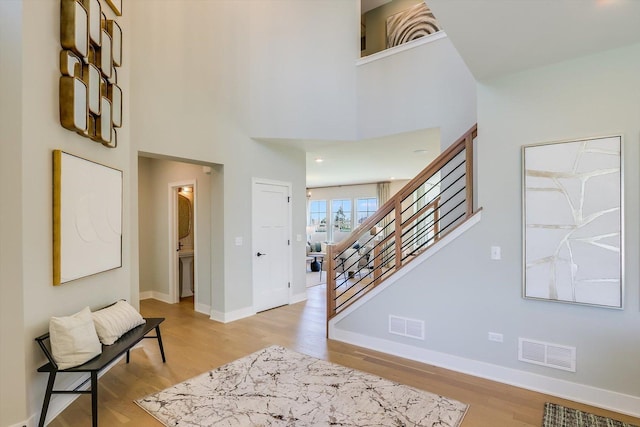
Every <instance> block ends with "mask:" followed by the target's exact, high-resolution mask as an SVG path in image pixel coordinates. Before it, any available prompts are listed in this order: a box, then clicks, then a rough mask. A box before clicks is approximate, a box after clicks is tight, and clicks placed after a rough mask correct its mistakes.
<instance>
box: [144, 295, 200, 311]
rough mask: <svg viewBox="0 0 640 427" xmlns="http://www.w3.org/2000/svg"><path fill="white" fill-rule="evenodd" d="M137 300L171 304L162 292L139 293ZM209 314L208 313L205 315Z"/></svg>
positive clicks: (167, 296)
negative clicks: (151, 300) (154, 300)
mask: <svg viewBox="0 0 640 427" xmlns="http://www.w3.org/2000/svg"><path fill="white" fill-rule="evenodd" d="M139 298H140V299H141V300H143V299H157V300H158V301H162V302H166V303H167V304H173V301H172V300H171V297H170V296H169V294H165V293H163V292H158V291H144V292H140V295H139ZM207 313H209V312H208V311H207V312H206V313H205V314H207Z"/></svg>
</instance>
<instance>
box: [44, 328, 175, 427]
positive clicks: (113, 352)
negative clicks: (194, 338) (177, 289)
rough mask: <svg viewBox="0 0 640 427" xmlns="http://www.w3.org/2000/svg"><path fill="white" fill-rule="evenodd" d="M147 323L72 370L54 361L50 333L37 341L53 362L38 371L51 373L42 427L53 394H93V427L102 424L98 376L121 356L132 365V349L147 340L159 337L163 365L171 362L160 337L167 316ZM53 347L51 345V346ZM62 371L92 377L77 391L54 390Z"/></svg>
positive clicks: (106, 346)
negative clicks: (85, 388) (130, 351)
mask: <svg viewBox="0 0 640 427" xmlns="http://www.w3.org/2000/svg"><path fill="white" fill-rule="evenodd" d="M145 320H146V322H145V323H144V324H142V325H140V326H136V327H135V328H133V329H131V330H130V331H129V332H127V333H125V334H124V335H122V336H121V337H120V338H118V340H117V341H116V342H114V343H113V344H111V345H103V346H102V353H101V354H100V355H98V356H96V357H94V358H93V359H91V360H89V361H88V362H85V363H83V364H82V365H80V366H75V367H73V368H68V369H58V366H57V365H56V362H55V361H54V360H53V355H52V354H51V350H50V345H49V346H48V345H47V344H46V342H47V341H49V333H46V334H44V335H41V336H39V337H38V338H36V341H37V342H38V345H40V348H41V349H42V351H43V352H44V354H45V355H46V356H47V359H49V363H47V364H46V365H43V366H41V367H39V368H38V372H48V373H49V381H48V382H47V392H46V394H45V396H44V402H43V403H42V413H41V414H40V422H39V423H38V426H40V427H43V426H44V422H45V419H46V417H47V410H48V409H49V401H50V400H51V395H52V394H54V393H55V394H91V422H92V426H93V427H97V425H98V373H99V372H100V371H101V370H102V369H103V368H105V367H106V366H108V365H109V364H110V363H111V362H113V361H114V360H116V359H117V358H118V357H120V356H122V355H123V354H124V353H127V363H129V350H131V348H132V347H133V346H134V345H136V344H138V343H139V342H140V341H142V340H143V339H144V338H157V340H158V346H159V347H160V354H161V355H162V363H165V362H166V361H167V360H166V358H165V356H164V348H163V347H162V337H161V336H160V323H162V322H163V321H164V318H163V317H153V318H145ZM153 329H155V330H156V334H155V335H151V336H146V335H147V334H148V333H149V332H151V331H152V330H153ZM49 344H50V343H49ZM58 372H86V373H89V374H90V376H89V378H87V379H86V380H85V381H84V382H83V383H82V384H80V385H79V386H78V387H76V388H75V389H73V390H54V389H53V383H54V382H55V380H56V374H57V373H58ZM89 381H91V387H90V390H80V389H81V388H82V387H83V386H84V385H85V384H87V382H89Z"/></svg>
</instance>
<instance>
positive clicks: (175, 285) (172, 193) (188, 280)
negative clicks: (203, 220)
mask: <svg viewBox="0 0 640 427" xmlns="http://www.w3.org/2000/svg"><path fill="white" fill-rule="evenodd" d="M196 203H197V197H196V181H195V180H193V179H190V180H186V181H180V182H172V183H169V204H170V206H169V224H170V227H169V242H170V243H169V263H170V270H169V271H170V272H169V289H170V290H171V295H172V300H173V301H174V302H180V301H183V300H192V301H193V304H192V305H194V306H195V301H196V294H197V290H196V289H197V286H196V284H197V278H196V275H195V274H194V273H195V271H197V270H196V269H195V265H196V247H197V246H196V244H195V241H196V236H197V233H196V224H197V222H196V221H195V215H196ZM172 248H175V250H172Z"/></svg>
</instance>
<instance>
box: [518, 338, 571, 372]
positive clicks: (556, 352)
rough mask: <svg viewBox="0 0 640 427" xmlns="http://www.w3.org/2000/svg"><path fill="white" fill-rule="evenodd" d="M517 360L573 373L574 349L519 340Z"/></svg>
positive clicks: (523, 339) (524, 339)
mask: <svg viewBox="0 0 640 427" xmlns="http://www.w3.org/2000/svg"><path fill="white" fill-rule="evenodd" d="M518 360H520V361H522V362H527V363H533V364H536V365H542V366H546V367H548V368H555V369H562V370H564V371H571V372H575V371H576V348H575V347H568V346H563V345H557V344H551V343H548V342H542V341H534V340H530V339H526V338H519V339H518Z"/></svg>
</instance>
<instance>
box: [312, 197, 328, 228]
mask: <svg viewBox="0 0 640 427" xmlns="http://www.w3.org/2000/svg"><path fill="white" fill-rule="evenodd" d="M309 225H310V226H312V227H314V231H316V232H319V233H321V232H325V231H327V201H326V200H311V201H310V202H309Z"/></svg>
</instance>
